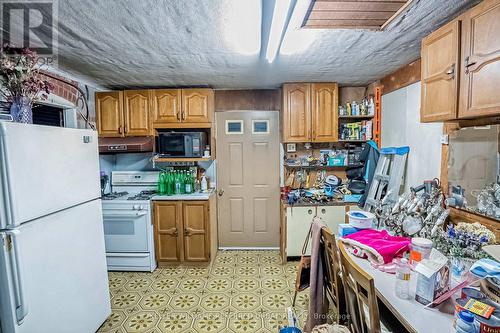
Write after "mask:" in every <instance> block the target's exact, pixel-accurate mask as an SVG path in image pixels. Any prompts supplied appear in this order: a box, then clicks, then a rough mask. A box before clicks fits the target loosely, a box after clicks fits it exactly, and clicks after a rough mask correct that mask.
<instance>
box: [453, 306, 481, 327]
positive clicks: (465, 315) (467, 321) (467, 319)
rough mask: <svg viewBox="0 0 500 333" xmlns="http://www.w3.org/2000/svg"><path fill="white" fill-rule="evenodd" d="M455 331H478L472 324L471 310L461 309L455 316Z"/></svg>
mask: <svg viewBox="0 0 500 333" xmlns="http://www.w3.org/2000/svg"><path fill="white" fill-rule="evenodd" d="M456 332H457V333H476V332H478V331H477V329H476V326H474V315H473V314H472V312H470V311H467V310H462V311H460V313H459V314H458V318H457V330H456Z"/></svg>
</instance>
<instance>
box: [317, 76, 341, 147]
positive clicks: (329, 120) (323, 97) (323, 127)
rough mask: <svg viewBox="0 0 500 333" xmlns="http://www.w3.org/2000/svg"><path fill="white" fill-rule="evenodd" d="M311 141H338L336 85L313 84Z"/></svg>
mask: <svg viewBox="0 0 500 333" xmlns="http://www.w3.org/2000/svg"><path fill="white" fill-rule="evenodd" d="M311 95H312V105H311V108H312V141H313V142H336V141H338V137H339V136H338V100H339V99H338V86H337V84H336V83H313V84H312V85H311Z"/></svg>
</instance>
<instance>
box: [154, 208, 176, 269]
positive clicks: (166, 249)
mask: <svg viewBox="0 0 500 333" xmlns="http://www.w3.org/2000/svg"><path fill="white" fill-rule="evenodd" d="M154 221H155V222H154V223H155V225H154V238H155V250H156V260H157V261H158V262H171V261H180V260H181V258H182V231H183V230H182V204H181V202H179V201H156V202H155V203H154Z"/></svg>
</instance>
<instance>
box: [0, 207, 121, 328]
mask: <svg viewBox="0 0 500 333" xmlns="http://www.w3.org/2000/svg"><path fill="white" fill-rule="evenodd" d="M12 234H14V236H12ZM0 245H2V246H1V247H0V321H1V325H2V329H1V330H0V331H2V332H9V333H33V332H51V333H58V332H61V333H63V332H64V333H66V332H74V333H89V332H95V331H96V330H97V329H98V328H99V326H100V325H101V324H102V323H103V322H104V320H106V318H107V316H108V315H109V314H110V312H111V309H110V300H109V290H108V276H107V271H106V257H105V252H104V237H103V224H102V212H101V201H100V200H94V201H91V202H88V203H86V204H83V205H79V206H76V207H73V208H71V209H68V210H64V211H61V212H59V213H56V214H52V215H48V216H45V217H43V218H40V219H37V220H35V221H32V222H29V223H24V224H23V225H22V226H20V227H19V228H16V229H14V230H10V231H7V233H5V232H0ZM16 308H17V311H16ZM23 317H24V318H23ZM20 318H22V319H23V320H22V321H21V322H19V319H20Z"/></svg>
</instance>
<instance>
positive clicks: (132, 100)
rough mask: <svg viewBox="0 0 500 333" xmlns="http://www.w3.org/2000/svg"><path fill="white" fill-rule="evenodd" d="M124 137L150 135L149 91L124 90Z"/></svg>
mask: <svg viewBox="0 0 500 333" xmlns="http://www.w3.org/2000/svg"><path fill="white" fill-rule="evenodd" d="M123 115H124V117H125V123H124V125H125V135H129V136H141V135H149V134H151V129H150V128H151V123H150V119H151V118H150V103H149V90H125V92H124V93H123Z"/></svg>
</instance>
